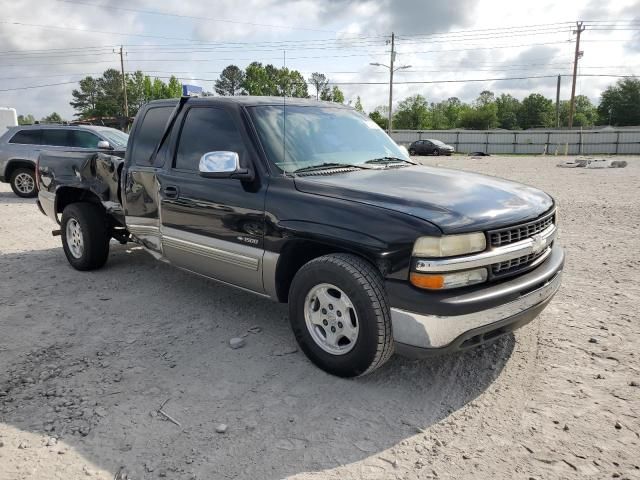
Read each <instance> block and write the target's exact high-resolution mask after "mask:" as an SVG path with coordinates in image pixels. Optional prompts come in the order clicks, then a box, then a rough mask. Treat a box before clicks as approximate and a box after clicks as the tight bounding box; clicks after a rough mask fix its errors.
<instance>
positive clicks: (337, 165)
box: [292, 162, 371, 173]
mask: <svg viewBox="0 0 640 480" xmlns="http://www.w3.org/2000/svg"><path fill="white" fill-rule="evenodd" d="M330 168H362V169H369V168H371V167H365V166H364V165H354V164H350V163H338V162H325V163H320V164H318V165H309V166H308V167H302V168H298V169H297V170H294V171H293V172H292V173H302V172H312V171H314V170H328V169H330Z"/></svg>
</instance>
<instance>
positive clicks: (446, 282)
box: [410, 268, 487, 290]
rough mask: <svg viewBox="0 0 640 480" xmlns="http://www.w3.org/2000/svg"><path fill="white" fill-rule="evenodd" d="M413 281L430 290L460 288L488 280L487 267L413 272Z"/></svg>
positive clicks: (411, 278)
mask: <svg viewBox="0 0 640 480" xmlns="http://www.w3.org/2000/svg"><path fill="white" fill-rule="evenodd" d="M410 280H411V283H412V284H413V285H415V286H416V287H418V288H426V289H428V290H444V289H447V288H460V287H467V286H469V285H475V284H476V283H482V282H485V281H486V280H487V269H486V268H476V269H475V270H466V271H464V272H455V273H434V274H430V273H429V274H427V273H415V272H411V276H410Z"/></svg>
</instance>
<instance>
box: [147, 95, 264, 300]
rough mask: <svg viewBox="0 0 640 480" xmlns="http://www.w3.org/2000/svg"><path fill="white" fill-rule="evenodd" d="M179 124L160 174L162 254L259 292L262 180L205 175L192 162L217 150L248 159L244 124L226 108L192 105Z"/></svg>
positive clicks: (245, 161) (249, 150) (249, 149)
mask: <svg viewBox="0 0 640 480" xmlns="http://www.w3.org/2000/svg"><path fill="white" fill-rule="evenodd" d="M179 121H180V119H179ZM179 128H180V132H179V136H178V138H177V139H176V144H175V149H174V156H173V160H172V164H171V167H170V168H169V169H168V170H165V171H164V172H162V173H161V174H159V175H158V180H159V184H160V185H159V188H160V219H161V233H162V247H163V253H164V255H165V256H166V257H167V258H168V259H169V260H170V261H171V263H173V264H175V265H176V266H178V267H181V268H184V269H187V270H190V271H193V272H195V273H199V274H201V275H205V276H207V277H210V278H213V279H216V280H220V281H223V282H226V283H230V284H232V285H236V286H239V287H243V288H247V289H249V290H252V291H255V292H258V293H263V292H264V288H263V284H262V256H263V253H264V249H263V236H264V222H265V219H264V202H265V193H266V187H265V186H263V185H261V184H260V182H259V180H254V181H251V182H247V181H242V180H239V179H234V178H204V177H202V176H201V175H200V173H199V168H198V166H199V163H200V158H201V157H202V156H203V155H204V154H206V153H209V152H217V151H226V152H236V153H237V154H238V156H239V158H240V163H241V165H247V164H248V162H251V159H252V157H253V151H252V147H251V145H250V142H249V139H248V138H247V136H246V133H245V132H244V130H243V128H242V125H240V124H239V121H238V119H236V118H235V116H234V115H233V112H229V111H227V110H225V109H224V108H218V107H212V106H192V107H188V108H187V109H186V111H185V112H184V114H183V116H182V120H181V126H180V127H179Z"/></svg>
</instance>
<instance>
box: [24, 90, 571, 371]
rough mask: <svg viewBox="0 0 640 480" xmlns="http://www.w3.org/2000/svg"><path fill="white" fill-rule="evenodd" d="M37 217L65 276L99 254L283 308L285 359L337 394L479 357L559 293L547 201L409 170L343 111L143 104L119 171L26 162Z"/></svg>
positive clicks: (264, 101) (311, 105)
mask: <svg viewBox="0 0 640 480" xmlns="http://www.w3.org/2000/svg"><path fill="white" fill-rule="evenodd" d="M37 181H38V182H39V188H40V192H39V200H38V205H39V206H40V208H41V210H42V211H43V213H45V214H46V215H48V216H49V217H51V218H52V219H54V220H55V221H56V222H57V223H59V224H60V229H59V233H60V234H61V237H62V245H63V248H64V252H65V254H66V257H67V259H68V261H69V262H70V263H71V265H72V266H73V267H75V268H76V269H78V270H90V269H97V268H100V267H101V266H103V265H104V263H105V262H106V260H107V256H108V252H109V244H110V240H111V239H116V240H118V241H120V242H121V243H126V242H128V241H132V242H136V243H138V244H140V245H142V246H144V247H145V249H147V250H148V251H149V252H150V253H151V254H152V255H153V256H155V257H156V258H158V259H163V260H167V261H169V262H170V263H172V264H174V265H175V266H177V267H180V268H182V269H185V270H189V271H192V272H195V273H198V274H201V275H204V276H206V277H209V278H212V279H215V280H218V281H221V282H224V283H226V284H229V285H233V286H235V287H239V288H242V289H244V290H246V291H248V292H251V293H255V294H258V295H262V296H265V297H269V298H271V299H273V300H276V301H279V302H288V304H289V314H290V320H291V326H292V328H293V331H294V333H295V336H296V339H297V341H298V343H299V344H300V347H301V348H302V350H303V351H304V352H305V353H306V354H307V356H308V357H309V358H310V359H311V360H312V361H313V362H314V363H315V364H316V365H318V366H319V367H320V368H323V369H324V370H326V371H328V372H330V373H333V374H335V375H340V376H345V377H351V376H357V375H363V374H366V373H369V372H372V371H373V370H375V369H376V368H378V367H380V366H381V365H382V364H383V363H384V362H385V361H386V360H388V359H389V357H390V356H391V355H392V353H393V352H394V350H397V351H399V352H400V353H403V354H408V355H413V356H424V355H429V354H433V353H441V352H448V351H454V350H459V349H464V348H468V347H472V346H475V345H480V344H482V343H484V342H485V341H488V340H490V339H494V338H496V337H499V336H500V335H503V334H505V333H508V332H510V331H512V330H514V329H515V328H518V327H520V326H522V325H524V324H526V323H527V322H529V321H531V320H532V319H533V318H535V317H536V316H537V315H538V314H539V313H540V312H541V311H542V310H543V309H544V308H545V306H546V305H547V303H548V302H549V301H550V300H551V298H552V297H553V295H554V294H555V293H556V291H557V290H558V288H559V286H560V280H561V272H562V268H563V264H564V253H563V250H562V248H561V247H560V246H559V245H558V244H557V242H556V241H555V239H556V233H557V230H556V224H557V210H556V205H555V203H554V201H553V199H552V198H551V197H550V196H549V195H547V194H546V193H544V192H541V191H540V190H537V189H535V188H532V187H529V186H525V185H521V184H517V183H513V182H509V181H506V180H501V179H497V178H493V177H487V176H482V175H477V174H473V173H465V172H461V171H454V170H447V169H441V168H429V167H425V166H421V165H418V164H416V163H415V162H414V161H412V160H411V158H410V157H408V156H407V154H406V152H405V151H403V150H402V149H401V148H399V147H398V146H397V145H396V144H395V143H394V142H393V141H392V140H391V138H389V137H388V136H387V135H386V134H385V133H384V132H383V131H382V130H381V129H379V128H378V126H377V125H376V124H375V123H373V122H372V121H370V120H369V119H368V118H366V117H364V116H362V115H361V114H359V113H358V112H356V111H355V110H353V109H351V108H348V107H345V106H341V105H337V104H335V103H323V102H317V101H311V100H299V99H290V98H287V99H283V98H267V97H209V98H182V99H180V100H171V101H167V100H163V101H157V102H152V103H150V104H148V105H146V106H145V107H144V108H142V109H141V111H140V112H139V113H138V115H137V117H136V120H135V122H134V124H133V129H132V132H131V136H130V140H129V144H128V146H127V150H126V153H125V154H124V157H121V156H118V155H109V154H105V153H100V152H95V153H92V154H66V155H65V154H61V153H59V152H56V153H47V152H43V153H42V154H41V155H40V158H39V161H38V166H37Z"/></svg>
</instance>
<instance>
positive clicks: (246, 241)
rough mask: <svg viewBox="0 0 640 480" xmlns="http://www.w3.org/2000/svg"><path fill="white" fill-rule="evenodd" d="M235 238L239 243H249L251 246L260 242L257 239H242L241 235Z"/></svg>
mask: <svg viewBox="0 0 640 480" xmlns="http://www.w3.org/2000/svg"><path fill="white" fill-rule="evenodd" d="M236 238H237V239H238V240H240V241H241V242H244V243H250V244H251V245H258V243H259V242H260V240H258V239H257V238H251V237H243V236H242V235H239V236H238V237H236Z"/></svg>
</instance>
